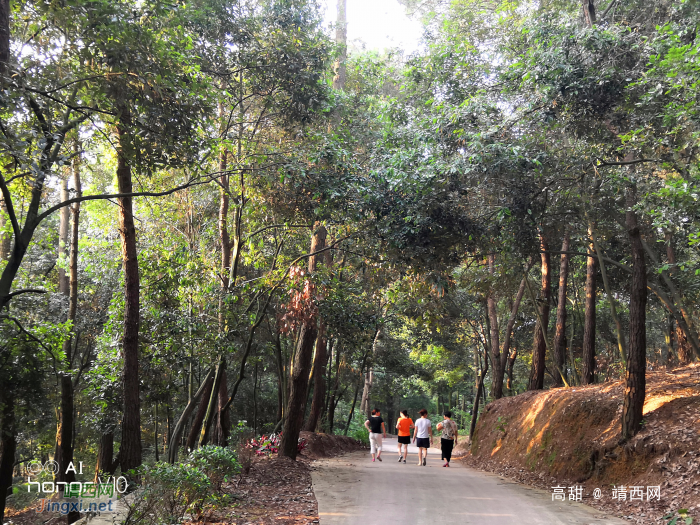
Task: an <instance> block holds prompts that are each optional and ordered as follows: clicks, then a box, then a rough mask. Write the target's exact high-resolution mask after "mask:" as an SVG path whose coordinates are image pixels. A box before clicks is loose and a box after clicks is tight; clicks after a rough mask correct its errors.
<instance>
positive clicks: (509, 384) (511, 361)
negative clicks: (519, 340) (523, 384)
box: [506, 348, 518, 396]
mask: <svg viewBox="0 0 700 525" xmlns="http://www.w3.org/2000/svg"><path fill="white" fill-rule="evenodd" d="M517 357H518V349H517V348H513V350H511V351H510V353H509V354H508V361H507V362H506V377H507V378H506V389H507V390H508V395H509V396H513V395H515V394H514V393H513V366H514V365H515V359H516V358H517Z"/></svg>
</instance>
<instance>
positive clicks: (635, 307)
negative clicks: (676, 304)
mask: <svg viewBox="0 0 700 525" xmlns="http://www.w3.org/2000/svg"><path fill="white" fill-rule="evenodd" d="M626 201H627V212H626V216H625V218H626V225H627V234H628V236H629V239H630V244H631V248H632V285H631V287H630V324H629V354H628V357H627V375H626V384H625V393H624V399H623V406H622V439H629V438H631V437H633V436H634V435H635V434H637V432H639V431H640V430H641V423H642V416H643V409H644V398H645V395H646V369H647V332H646V309H647V267H646V261H645V259H644V247H643V246H642V237H641V233H640V231H639V224H638V222H637V214H636V213H635V211H634V206H635V205H636V204H637V198H636V189H635V188H634V187H630V188H628V190H627V197H626Z"/></svg>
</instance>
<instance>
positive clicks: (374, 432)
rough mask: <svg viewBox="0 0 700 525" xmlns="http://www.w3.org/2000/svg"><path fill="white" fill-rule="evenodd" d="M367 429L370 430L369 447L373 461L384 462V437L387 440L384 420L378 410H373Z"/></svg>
mask: <svg viewBox="0 0 700 525" xmlns="http://www.w3.org/2000/svg"><path fill="white" fill-rule="evenodd" d="M365 428H366V429H367V430H369V446H370V449H371V452H372V461H375V459H378V460H379V461H381V460H382V435H383V436H384V437H385V438H386V428H385V427H384V420H383V419H382V414H381V413H380V412H379V409H378V408H375V409H374V410H372V415H371V416H370V418H369V419H368V420H367V421H365Z"/></svg>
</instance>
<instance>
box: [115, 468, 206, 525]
mask: <svg viewBox="0 0 700 525" xmlns="http://www.w3.org/2000/svg"><path fill="white" fill-rule="evenodd" d="M135 474H136V475H137V476H138V477H140V479H141V488H140V489H139V490H137V491H136V492H135V493H133V495H132V496H131V497H130V498H127V499H126V504H127V507H128V513H127V517H126V520H125V521H124V524H125V525H131V524H151V525H170V524H175V523H181V522H182V521H183V519H184V518H185V515H186V514H190V515H191V516H192V517H199V516H200V515H201V513H202V509H203V507H204V506H205V505H206V504H207V502H208V500H209V497H210V495H211V493H212V491H211V482H210V481H209V477H208V476H207V475H206V474H205V473H204V472H203V471H202V470H201V469H199V468H197V467H196V466H194V465H190V464H175V465H170V464H169V463H156V464H155V465H153V466H150V467H149V466H143V467H141V468H139V469H138V470H137V471H136V473H135Z"/></svg>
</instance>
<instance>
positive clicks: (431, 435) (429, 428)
mask: <svg viewBox="0 0 700 525" xmlns="http://www.w3.org/2000/svg"><path fill="white" fill-rule="evenodd" d="M428 434H430V444H431V445H432V444H433V425H429V426H428Z"/></svg>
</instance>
